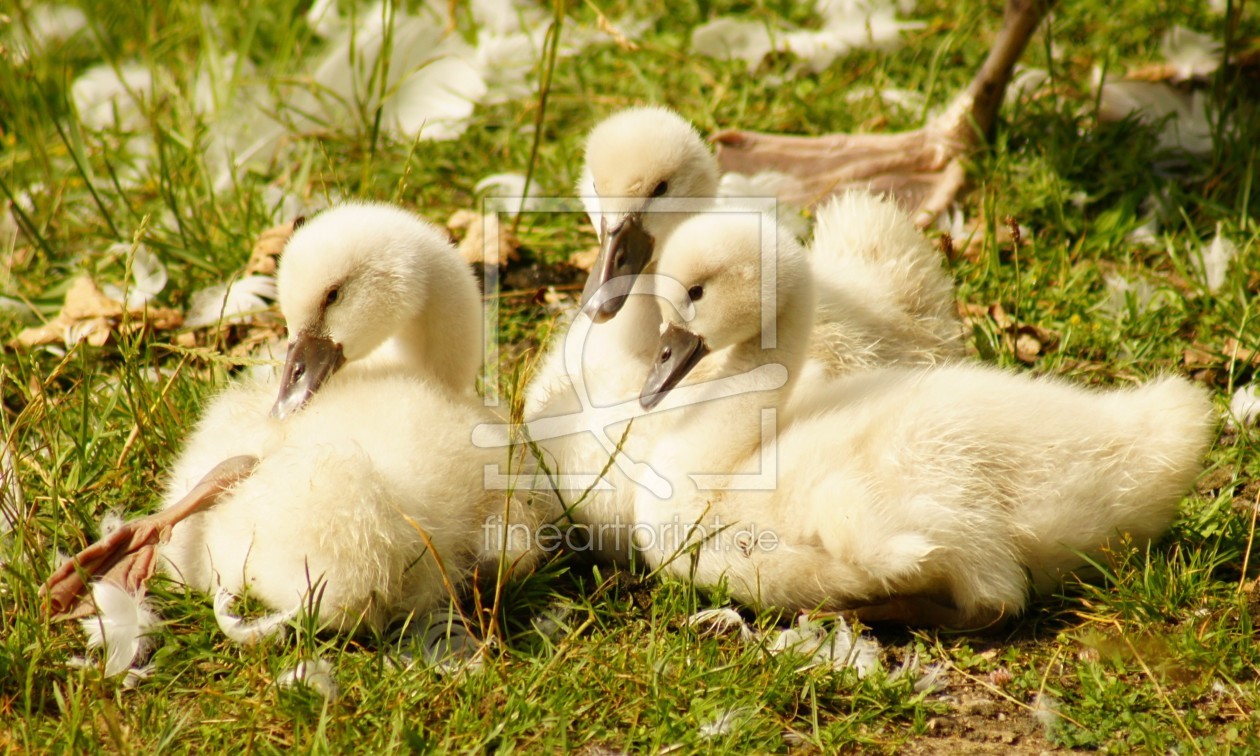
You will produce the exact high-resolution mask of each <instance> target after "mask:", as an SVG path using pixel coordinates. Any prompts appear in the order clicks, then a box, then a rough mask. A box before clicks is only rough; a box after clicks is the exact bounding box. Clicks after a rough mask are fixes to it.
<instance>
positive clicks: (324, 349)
mask: <svg viewBox="0 0 1260 756" xmlns="http://www.w3.org/2000/svg"><path fill="white" fill-rule="evenodd" d="M345 362H346V357H345V355H344V354H342V353H341V345H340V344H336V343H334V342H333V340H332V339H330V338H328V337H327V336H317V335H315V334H313V333H308V332H302V333H299V334H298V336H297V338H296V339H294V340H293V341H292V342H290V343H289V355H288V358H287V359H285V361H284V372H282V373H281V374H280V396H279V397H277V398H276V403H275V405H274V406H273V407H272V408H271V416H272V417H274V418H276V419H277V420H283V419H284V418H286V417H288V416H289V415H291V414H293V413H294V412H297V411H298V410H300V409H302V407H303V406H305V405H306V403H307V402H309V401H310V400H311V397H313V396H315V392H316V391H319V387H320V386H322V385H324V381H326V380H328V378H329V377H331V376H332V374H333V373H335V372H337V371H338V370H339V369H341V366H342V365H344V364H345Z"/></svg>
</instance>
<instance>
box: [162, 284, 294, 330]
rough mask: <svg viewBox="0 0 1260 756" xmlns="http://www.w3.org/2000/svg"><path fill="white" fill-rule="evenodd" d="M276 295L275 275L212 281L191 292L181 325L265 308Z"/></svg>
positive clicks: (241, 316) (236, 318) (229, 319)
mask: <svg viewBox="0 0 1260 756" xmlns="http://www.w3.org/2000/svg"><path fill="white" fill-rule="evenodd" d="M275 298H276V279H274V278H272V277H271V276H246V277H245V278H241V279H238V280H236V281H233V282H231V283H226V284H215V285H214V286H210V287H207V288H205V289H202V290H201V291H198V292H196V293H194V294H193V295H192V301H191V302H190V303H189V306H188V313H187V314H186V315H185V317H184V325H186V326H188V327H189V328H201V327H203V326H208V325H214V324H215V323H219V322H220V321H221V322H223V323H234V322H240V321H243V320H247V319H248V318H249V316H250V315H253V314H257V313H259V312H262V311H264V310H266V309H267V308H268V307H269V306H270V305H269V300H274V299H275Z"/></svg>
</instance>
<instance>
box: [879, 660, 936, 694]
mask: <svg viewBox="0 0 1260 756" xmlns="http://www.w3.org/2000/svg"><path fill="white" fill-rule="evenodd" d="M947 675H948V671H947V670H946V667H945V665H944V664H929V665H927V666H923V664H922V663H921V662H920V661H919V654H918V652H915V653H912V654H911V655H910V656H909V658H907V659H906V660H905V661H904V662H902V663H901V666H900V667H898V668H896V669H895V670H893V671H892V672H891V673H890V674H889V675H888V679H889V680H898V679H901V678H902V677H913V678H914V692H915V693H939V692H941V691H943V690H945V688H946V687H947V686H948V682H947V679H946V678H947Z"/></svg>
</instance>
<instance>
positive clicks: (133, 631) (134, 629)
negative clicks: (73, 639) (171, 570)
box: [79, 580, 157, 677]
mask: <svg viewBox="0 0 1260 756" xmlns="http://www.w3.org/2000/svg"><path fill="white" fill-rule="evenodd" d="M92 601H93V603H95V604H96V611H97V613H96V614H95V615H94V616H91V617H87V618H86V619H83V620H80V621H79V624H80V626H82V628H83V631H84V632H85V633H87V636H88V648H99V647H102V646H103V647H104V649H105V676H106V677H113V676H114V675H118V674H122V673H123V672H126V671H127V670H128V669H129V668H130V667H131V666H132V665H133V664H134V663H135V662H136V660H137V659H139V658H142V657H143V656H145V655H146V654H148V652H149V648H150V646H151V644H152V641H151V639H150V638H149V635H148V633H149V631H150V630H151V629H152V628H153V626H154V625H156V624H157V616H156V615H154V614H153V612H152V611H150V610H149V608H148V607H147V606H146V605H145V602H144V600H143V598H141V597H139V596H133V595H131V594H130V593H128V592H127V591H125V590H123V589H122V588H120V587H118V586H117V585H115V584H113V583H110V582H108V581H105V580H98V581H97V582H95V583H93V584H92Z"/></svg>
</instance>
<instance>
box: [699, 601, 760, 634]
mask: <svg viewBox="0 0 1260 756" xmlns="http://www.w3.org/2000/svg"><path fill="white" fill-rule="evenodd" d="M687 627H690V628H692V629H693V630H695V631H696V632H697V633H700V634H711V635H725V634H727V633H730V632H732V631H738V632H739V639H740V640H742V641H745V642H747V641H752V640H755V639H756V637H757V634H756V633H755V632H753V629H752V627H750V626H749V625H748V623H747V622H745V621H744V618H743V616H742V615H740V613H739V612H737V611H735V610H734V609H731V608H730V607H726V606H724V607H721V608H718V609H704V610H701V611H698V612H696V613H695V614H693V615H691V616H690V617H688V618H687Z"/></svg>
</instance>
